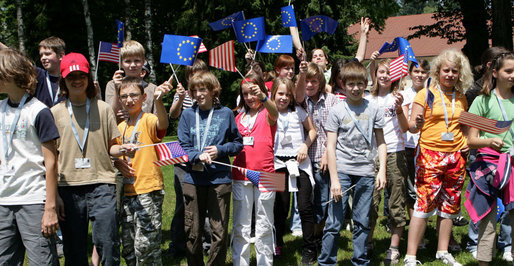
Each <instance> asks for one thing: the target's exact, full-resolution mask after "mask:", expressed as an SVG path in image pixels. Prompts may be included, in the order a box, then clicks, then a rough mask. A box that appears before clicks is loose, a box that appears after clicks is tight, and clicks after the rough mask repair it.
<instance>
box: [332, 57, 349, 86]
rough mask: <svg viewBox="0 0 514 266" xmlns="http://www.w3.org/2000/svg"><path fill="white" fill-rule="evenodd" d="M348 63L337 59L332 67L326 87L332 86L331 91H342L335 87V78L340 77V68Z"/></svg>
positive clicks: (342, 59) (345, 60)
mask: <svg viewBox="0 0 514 266" xmlns="http://www.w3.org/2000/svg"><path fill="white" fill-rule="evenodd" d="M349 62H350V61H349V60H347V59H344V58H341V59H337V60H336V61H335V62H334V64H333V65H332V71H331V72H330V80H329V81H328V85H330V86H332V91H335V90H336V89H342V88H338V87H337V78H338V77H339V75H341V68H342V67H343V66H344V65H345V64H347V63H349Z"/></svg>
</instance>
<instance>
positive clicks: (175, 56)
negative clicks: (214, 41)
mask: <svg viewBox="0 0 514 266" xmlns="http://www.w3.org/2000/svg"><path fill="white" fill-rule="evenodd" d="M201 43H202V39H200V38H196V37H188V36H180V35H169V34H165V35H164V40H163V42H162V52H161V63H166V64H177V65H185V66H192V65H193V63H194V62H195V59H196V55H197V54H198V49H200V44H201Z"/></svg>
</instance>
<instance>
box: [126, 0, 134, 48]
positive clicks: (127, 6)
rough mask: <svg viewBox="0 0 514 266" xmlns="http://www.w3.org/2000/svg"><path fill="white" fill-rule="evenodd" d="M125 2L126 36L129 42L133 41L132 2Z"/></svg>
mask: <svg viewBox="0 0 514 266" xmlns="http://www.w3.org/2000/svg"><path fill="white" fill-rule="evenodd" d="M124 1H125V35H126V38H127V40H132V32H131V31H130V17H131V16H130V13H131V8H130V0H124Z"/></svg>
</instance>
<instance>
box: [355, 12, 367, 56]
mask: <svg viewBox="0 0 514 266" xmlns="http://www.w3.org/2000/svg"><path fill="white" fill-rule="evenodd" d="M369 24H370V20H369V18H364V17H361V36H360V38H359V47H358V48H357V54H355V58H357V60H359V62H362V60H364V56H365V55H366V46H367V43H368V34H369Z"/></svg>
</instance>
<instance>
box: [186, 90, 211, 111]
mask: <svg viewBox="0 0 514 266" xmlns="http://www.w3.org/2000/svg"><path fill="white" fill-rule="evenodd" d="M191 97H193V99H195V100H196V102H197V103H198V106H199V107H200V109H202V110H204V109H205V108H207V109H210V108H211V106H212V101H213V99H214V92H213V91H209V89H207V88H206V87H205V86H203V85H201V86H197V87H194V88H191Z"/></svg>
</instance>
